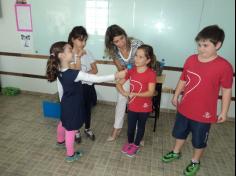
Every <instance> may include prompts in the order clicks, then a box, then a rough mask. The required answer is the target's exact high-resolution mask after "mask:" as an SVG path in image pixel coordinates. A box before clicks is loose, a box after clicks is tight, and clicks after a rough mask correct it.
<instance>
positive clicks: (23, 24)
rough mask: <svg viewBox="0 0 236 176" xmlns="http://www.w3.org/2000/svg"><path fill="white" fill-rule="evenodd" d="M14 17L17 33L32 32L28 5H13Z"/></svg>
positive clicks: (29, 6)
mask: <svg viewBox="0 0 236 176" xmlns="http://www.w3.org/2000/svg"><path fill="white" fill-rule="evenodd" d="M15 15H16V26H17V31H18V32H32V31H33V26H32V15H31V5H30V4H15Z"/></svg>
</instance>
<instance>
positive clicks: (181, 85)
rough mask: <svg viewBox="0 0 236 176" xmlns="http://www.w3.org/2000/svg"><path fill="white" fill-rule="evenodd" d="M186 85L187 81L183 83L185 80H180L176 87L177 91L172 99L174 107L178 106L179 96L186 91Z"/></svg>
mask: <svg viewBox="0 0 236 176" xmlns="http://www.w3.org/2000/svg"><path fill="white" fill-rule="evenodd" d="M185 85H186V81H183V80H179V82H178V84H177V86H176V89H175V94H174V96H173V98H172V104H173V105H174V106H177V105H178V99H179V95H180V94H181V92H182V91H183V90H184V87H185Z"/></svg>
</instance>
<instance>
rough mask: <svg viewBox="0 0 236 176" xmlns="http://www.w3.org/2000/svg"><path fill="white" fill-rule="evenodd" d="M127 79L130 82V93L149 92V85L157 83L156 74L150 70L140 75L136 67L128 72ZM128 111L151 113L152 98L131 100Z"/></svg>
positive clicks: (134, 98)
mask: <svg viewBox="0 0 236 176" xmlns="http://www.w3.org/2000/svg"><path fill="white" fill-rule="evenodd" d="M126 79H129V80H130V92H135V93H142V92H146V91H148V85H149V83H156V73H155V71H153V70H152V69H150V68H147V70H146V71H145V72H143V73H138V72H137V68H136V67H134V68H133V69H131V70H129V71H128V74H127V76H126ZM128 109H129V110H130V111H133V112H151V111H152V97H133V98H131V99H129V102H128Z"/></svg>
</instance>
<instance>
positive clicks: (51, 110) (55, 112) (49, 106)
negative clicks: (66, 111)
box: [42, 101, 61, 119]
mask: <svg viewBox="0 0 236 176" xmlns="http://www.w3.org/2000/svg"><path fill="white" fill-rule="evenodd" d="M42 105H43V115H44V117H45V118H54V119H60V117H61V106H60V103H55V102H50V101H43V103H42Z"/></svg>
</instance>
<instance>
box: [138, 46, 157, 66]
mask: <svg viewBox="0 0 236 176" xmlns="http://www.w3.org/2000/svg"><path fill="white" fill-rule="evenodd" d="M139 49H142V50H143V51H144V54H145V57H146V58H147V59H150V60H151V61H150V63H149V64H148V65H147V66H148V67H150V68H155V65H156V62H157V58H156V55H155V54H154V51H153V48H152V47H151V46H150V45H141V46H139V47H138V50H139Z"/></svg>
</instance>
